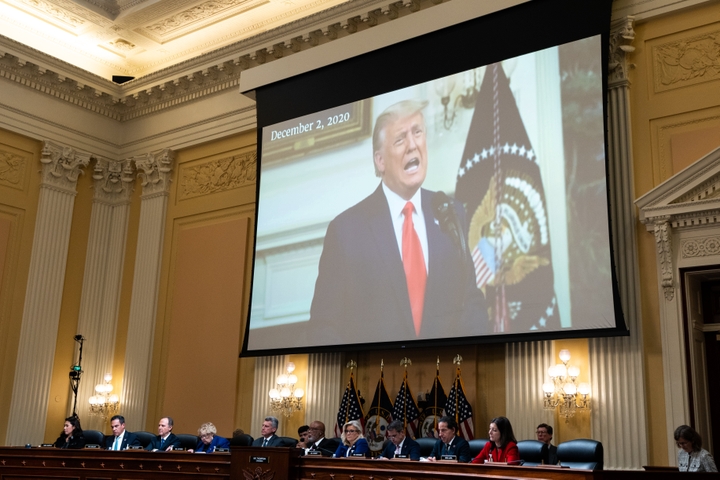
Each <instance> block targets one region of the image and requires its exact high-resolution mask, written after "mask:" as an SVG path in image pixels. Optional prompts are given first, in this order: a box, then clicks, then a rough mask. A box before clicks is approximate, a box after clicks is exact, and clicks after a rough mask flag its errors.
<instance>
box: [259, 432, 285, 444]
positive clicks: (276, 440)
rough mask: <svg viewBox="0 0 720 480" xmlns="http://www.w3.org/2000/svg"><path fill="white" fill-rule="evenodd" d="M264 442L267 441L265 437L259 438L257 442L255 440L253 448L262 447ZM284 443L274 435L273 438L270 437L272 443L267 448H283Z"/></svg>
mask: <svg viewBox="0 0 720 480" xmlns="http://www.w3.org/2000/svg"><path fill="white" fill-rule="evenodd" d="M263 441H265V437H262V436H261V437H258V438H256V439H255V440H253V443H252V446H253V447H262V446H263ZM283 446H284V445H283V441H282V440H281V439H280V437H278V436H277V435H275V434H273V436H272V437H270V441H269V442H268V444H267V445H266V447H283Z"/></svg>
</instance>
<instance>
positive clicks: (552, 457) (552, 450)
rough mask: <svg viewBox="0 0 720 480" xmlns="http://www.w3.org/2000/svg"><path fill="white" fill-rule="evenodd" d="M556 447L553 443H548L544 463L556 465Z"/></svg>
mask: <svg viewBox="0 0 720 480" xmlns="http://www.w3.org/2000/svg"><path fill="white" fill-rule="evenodd" d="M557 463H558V458H557V447H556V446H555V445H548V455H547V458H546V459H545V464H546V465H557Z"/></svg>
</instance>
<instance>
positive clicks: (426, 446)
mask: <svg viewBox="0 0 720 480" xmlns="http://www.w3.org/2000/svg"><path fill="white" fill-rule="evenodd" d="M415 441H416V442H418V443H419V444H420V456H421V457H429V456H430V453H432V449H433V447H434V446H435V442H437V438H430V437H420V438H416V439H415Z"/></svg>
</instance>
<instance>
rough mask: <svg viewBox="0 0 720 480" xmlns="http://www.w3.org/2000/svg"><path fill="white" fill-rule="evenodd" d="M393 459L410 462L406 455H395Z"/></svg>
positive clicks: (408, 456)
mask: <svg viewBox="0 0 720 480" xmlns="http://www.w3.org/2000/svg"><path fill="white" fill-rule="evenodd" d="M394 459H395V460H410V455H408V454H407V453H396V454H395V457H394Z"/></svg>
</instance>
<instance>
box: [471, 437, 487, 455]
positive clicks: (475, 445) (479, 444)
mask: <svg viewBox="0 0 720 480" xmlns="http://www.w3.org/2000/svg"><path fill="white" fill-rule="evenodd" d="M488 441H489V440H488V439H487V438H473V439H472V440H470V441H469V442H468V443H469V444H470V457H471V458H475V457H477V456H478V455H479V454H480V452H482V449H483V448H485V444H486V443H487V442H488Z"/></svg>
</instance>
